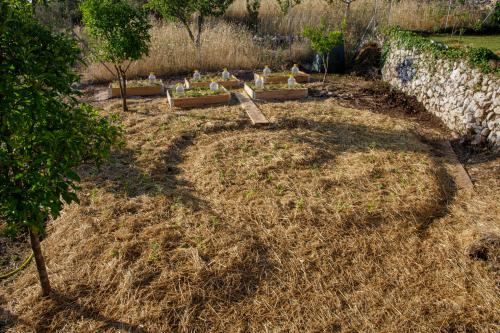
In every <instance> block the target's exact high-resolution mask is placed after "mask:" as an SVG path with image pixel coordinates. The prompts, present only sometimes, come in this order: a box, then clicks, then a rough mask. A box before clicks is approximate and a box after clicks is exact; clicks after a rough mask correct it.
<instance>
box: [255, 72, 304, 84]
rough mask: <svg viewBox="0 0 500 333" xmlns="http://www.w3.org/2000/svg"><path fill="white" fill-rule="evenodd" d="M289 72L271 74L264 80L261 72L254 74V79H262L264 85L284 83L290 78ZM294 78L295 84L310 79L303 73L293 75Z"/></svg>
mask: <svg viewBox="0 0 500 333" xmlns="http://www.w3.org/2000/svg"><path fill="white" fill-rule="evenodd" d="M290 74H291V72H278V73H271V75H269V76H267V77H266V78H264V75H263V74H262V72H260V73H254V79H255V80H257V79H259V78H260V79H263V80H264V82H265V83H270V84H274V83H286V82H288V79H289V78H290ZM293 77H294V78H295V81H297V83H307V82H309V80H310V79H311V76H310V75H309V74H307V73H304V72H302V71H301V72H299V73H298V74H295V75H294V76H293Z"/></svg>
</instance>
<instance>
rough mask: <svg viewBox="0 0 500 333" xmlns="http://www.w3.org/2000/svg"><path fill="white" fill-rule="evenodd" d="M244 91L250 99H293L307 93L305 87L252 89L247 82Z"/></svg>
mask: <svg viewBox="0 0 500 333" xmlns="http://www.w3.org/2000/svg"><path fill="white" fill-rule="evenodd" d="M244 89H245V92H246V93H247V94H248V96H250V98H252V99H260V100H263V101H269V100H280V101H285V100H294V99H302V98H306V97H307V96H308V95H309V90H308V89H307V88H293V89H280V90H260V91H259V90H253V89H252V88H251V87H250V86H249V85H248V84H245V87H244Z"/></svg>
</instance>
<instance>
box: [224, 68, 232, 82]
mask: <svg viewBox="0 0 500 333" xmlns="http://www.w3.org/2000/svg"><path fill="white" fill-rule="evenodd" d="M230 77H231V73H229V71H228V70H227V68H224V71H223V72H222V79H223V80H229V78H230Z"/></svg>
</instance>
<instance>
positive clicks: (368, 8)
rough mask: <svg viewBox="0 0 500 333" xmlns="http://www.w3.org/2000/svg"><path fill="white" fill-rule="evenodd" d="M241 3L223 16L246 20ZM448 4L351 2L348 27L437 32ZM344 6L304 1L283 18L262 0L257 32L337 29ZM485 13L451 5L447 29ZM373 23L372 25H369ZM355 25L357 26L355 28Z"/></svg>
mask: <svg viewBox="0 0 500 333" xmlns="http://www.w3.org/2000/svg"><path fill="white" fill-rule="evenodd" d="M245 3H246V2H245V0H236V1H235V2H234V4H233V5H232V6H231V7H230V8H229V10H228V12H227V13H226V16H227V17H229V18H233V19H238V20H239V21H246V20H247V10H246V5H245ZM448 5H449V1H447V0H446V1H445V0H443V1H415V0H401V1H373V0H357V1H354V2H353V3H352V6H351V14H350V19H351V21H350V24H351V25H354V29H355V30H357V31H358V30H362V29H366V28H368V26H369V24H370V21H371V19H372V17H374V18H375V20H376V22H377V24H378V25H382V26H384V25H398V26H400V27H402V28H404V29H412V30H430V31H432V30H439V29H442V28H444V27H445V26H446V16H447V14H448ZM344 8H345V5H344V4H343V3H342V2H341V1H338V3H337V4H336V5H335V6H329V5H328V4H327V3H326V1H324V0H305V1H302V2H301V4H300V5H298V6H295V7H294V8H292V9H291V10H290V12H289V14H288V15H286V16H284V15H283V14H282V13H281V11H280V9H279V6H278V5H277V3H276V1H274V0H262V7H261V10H260V13H259V19H260V26H259V29H260V31H261V32H264V33H270V34H282V35H286V34H288V33H292V34H300V33H301V32H302V30H303V28H304V26H306V25H317V24H319V23H320V22H321V20H322V19H325V20H326V21H327V22H328V23H330V24H332V25H334V26H335V25H336V26H340V23H341V21H342V18H343V14H344ZM488 13H489V10H488V9H487V8H481V7H479V6H468V5H467V4H458V3H453V6H452V9H451V11H450V16H449V20H448V27H453V26H458V27H472V26H474V25H475V24H476V23H477V22H480V21H482V19H484V18H485V17H486V15H487V14H488ZM371 23H373V22H371ZM358 25H359V26H358Z"/></svg>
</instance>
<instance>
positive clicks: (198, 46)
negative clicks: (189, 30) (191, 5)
mask: <svg viewBox="0 0 500 333" xmlns="http://www.w3.org/2000/svg"><path fill="white" fill-rule="evenodd" d="M204 22H205V18H204V17H203V15H202V14H200V15H199V16H198V19H197V24H196V25H197V27H196V29H197V32H196V40H195V43H194V46H195V47H196V58H197V62H198V68H199V69H201V67H202V63H201V60H202V57H201V34H202V31H203V24H204Z"/></svg>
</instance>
